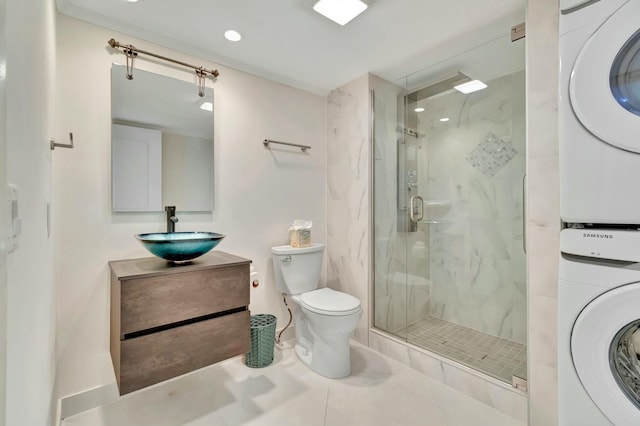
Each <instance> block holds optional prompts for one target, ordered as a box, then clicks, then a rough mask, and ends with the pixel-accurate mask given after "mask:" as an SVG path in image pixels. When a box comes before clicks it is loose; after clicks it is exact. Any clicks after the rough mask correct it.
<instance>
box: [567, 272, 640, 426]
mask: <svg viewBox="0 0 640 426" xmlns="http://www.w3.org/2000/svg"><path fill="white" fill-rule="evenodd" d="M571 356H572V357H573V364H574V366H575V369H576V372H577V373H578V377H579V378H580V381H581V382H582V385H583V386H584V388H585V390H586V391H587V393H588V394H589V396H590V397H591V399H592V400H593V402H594V403H595V404H596V406H598V408H599V409H600V410H601V411H602V413H603V414H604V415H605V416H607V418H608V419H609V420H610V421H611V422H612V423H613V424H615V425H632V424H639V423H638V419H640V283H633V284H627V285H624V286H622V287H617V288H615V289H613V290H610V291H608V292H607V293H604V294H603V295H601V296H599V297H598V298H596V299H594V300H593V301H591V303H589V304H588V305H587V306H586V307H585V308H584V309H583V310H582V312H581V313H580V315H579V316H578V318H577V320H576V322H575V324H574V326H573V331H572V333H571Z"/></svg>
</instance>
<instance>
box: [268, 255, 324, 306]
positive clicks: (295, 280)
mask: <svg viewBox="0 0 640 426" xmlns="http://www.w3.org/2000/svg"><path fill="white" fill-rule="evenodd" d="M323 251H324V244H311V246H309V247H301V248H295V247H291V246H289V245H287V246H277V247H272V248H271V253H273V270H274V271H275V276H276V288H277V289H278V291H279V292H280V293H286V294H301V293H305V292H307V291H311V290H315V289H316V288H318V283H319V282H320V270H321V269H322V253H323Z"/></svg>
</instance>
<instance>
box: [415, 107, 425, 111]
mask: <svg viewBox="0 0 640 426" xmlns="http://www.w3.org/2000/svg"><path fill="white" fill-rule="evenodd" d="M414 111H415V112H424V108H422V107H418V108H416V109H414Z"/></svg>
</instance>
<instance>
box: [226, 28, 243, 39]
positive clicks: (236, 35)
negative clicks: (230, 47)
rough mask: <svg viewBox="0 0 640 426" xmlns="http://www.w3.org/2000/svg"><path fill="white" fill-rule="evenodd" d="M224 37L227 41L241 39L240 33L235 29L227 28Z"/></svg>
mask: <svg viewBox="0 0 640 426" xmlns="http://www.w3.org/2000/svg"><path fill="white" fill-rule="evenodd" d="M224 37H225V38H226V39H227V40H229V41H240V40H242V35H240V33H239V32H237V31H236V30H227V31H225V32H224Z"/></svg>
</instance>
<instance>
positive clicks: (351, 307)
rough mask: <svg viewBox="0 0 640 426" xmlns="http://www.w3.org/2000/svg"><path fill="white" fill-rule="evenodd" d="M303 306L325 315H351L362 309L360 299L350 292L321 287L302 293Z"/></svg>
mask: <svg viewBox="0 0 640 426" xmlns="http://www.w3.org/2000/svg"><path fill="white" fill-rule="evenodd" d="M300 302H301V303H302V306H303V307H304V308H306V309H308V310H310V311H311V312H316V313H318V314H323V315H349V314H353V313H356V312H359V311H360V301H359V300H358V299H357V298H355V297H353V296H351V295H350V294H346V293H342V292H340V291H335V290H331V289H330V288H321V289H319V290H313V291H309V292H307V293H303V294H302V295H300Z"/></svg>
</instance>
